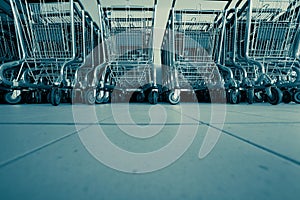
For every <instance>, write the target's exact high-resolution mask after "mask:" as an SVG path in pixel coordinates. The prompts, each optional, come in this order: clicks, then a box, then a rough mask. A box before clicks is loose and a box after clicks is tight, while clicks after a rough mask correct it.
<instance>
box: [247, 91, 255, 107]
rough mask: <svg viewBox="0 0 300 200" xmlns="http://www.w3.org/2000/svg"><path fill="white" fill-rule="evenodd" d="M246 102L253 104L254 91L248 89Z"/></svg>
mask: <svg viewBox="0 0 300 200" xmlns="http://www.w3.org/2000/svg"><path fill="white" fill-rule="evenodd" d="M247 102H248V103H249V104H253V102H254V89H253V88H250V89H248V90H247Z"/></svg>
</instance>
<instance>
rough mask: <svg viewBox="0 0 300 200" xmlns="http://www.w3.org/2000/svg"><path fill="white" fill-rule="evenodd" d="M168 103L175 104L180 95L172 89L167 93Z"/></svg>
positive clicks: (178, 100)
mask: <svg viewBox="0 0 300 200" xmlns="http://www.w3.org/2000/svg"><path fill="white" fill-rule="evenodd" d="M168 100H169V102H170V104H172V105H176V104H178V103H179V102H180V95H176V94H175V92H174V91H171V92H170V93H169V95H168Z"/></svg>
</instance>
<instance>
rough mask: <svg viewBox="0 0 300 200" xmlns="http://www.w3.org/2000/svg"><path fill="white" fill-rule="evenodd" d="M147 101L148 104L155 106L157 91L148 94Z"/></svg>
mask: <svg viewBox="0 0 300 200" xmlns="http://www.w3.org/2000/svg"><path fill="white" fill-rule="evenodd" d="M148 101H149V103H150V104H157V102H158V92H157V91H151V92H150V93H149V94H148Z"/></svg>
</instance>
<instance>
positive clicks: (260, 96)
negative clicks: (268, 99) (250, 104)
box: [254, 92, 264, 103]
mask: <svg viewBox="0 0 300 200" xmlns="http://www.w3.org/2000/svg"><path fill="white" fill-rule="evenodd" d="M254 101H255V102H257V103H262V102H264V94H262V93H261V92H257V93H254Z"/></svg>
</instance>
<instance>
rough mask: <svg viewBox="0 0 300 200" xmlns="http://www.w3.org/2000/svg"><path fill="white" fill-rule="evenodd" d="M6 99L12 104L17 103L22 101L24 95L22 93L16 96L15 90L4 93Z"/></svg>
mask: <svg viewBox="0 0 300 200" xmlns="http://www.w3.org/2000/svg"><path fill="white" fill-rule="evenodd" d="M4 100H5V101H6V102H7V103H9V104H11V105H15V104H18V103H20V102H21V100H22V97H21V95H18V96H16V94H14V92H8V93H6V94H5V95H4Z"/></svg>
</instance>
